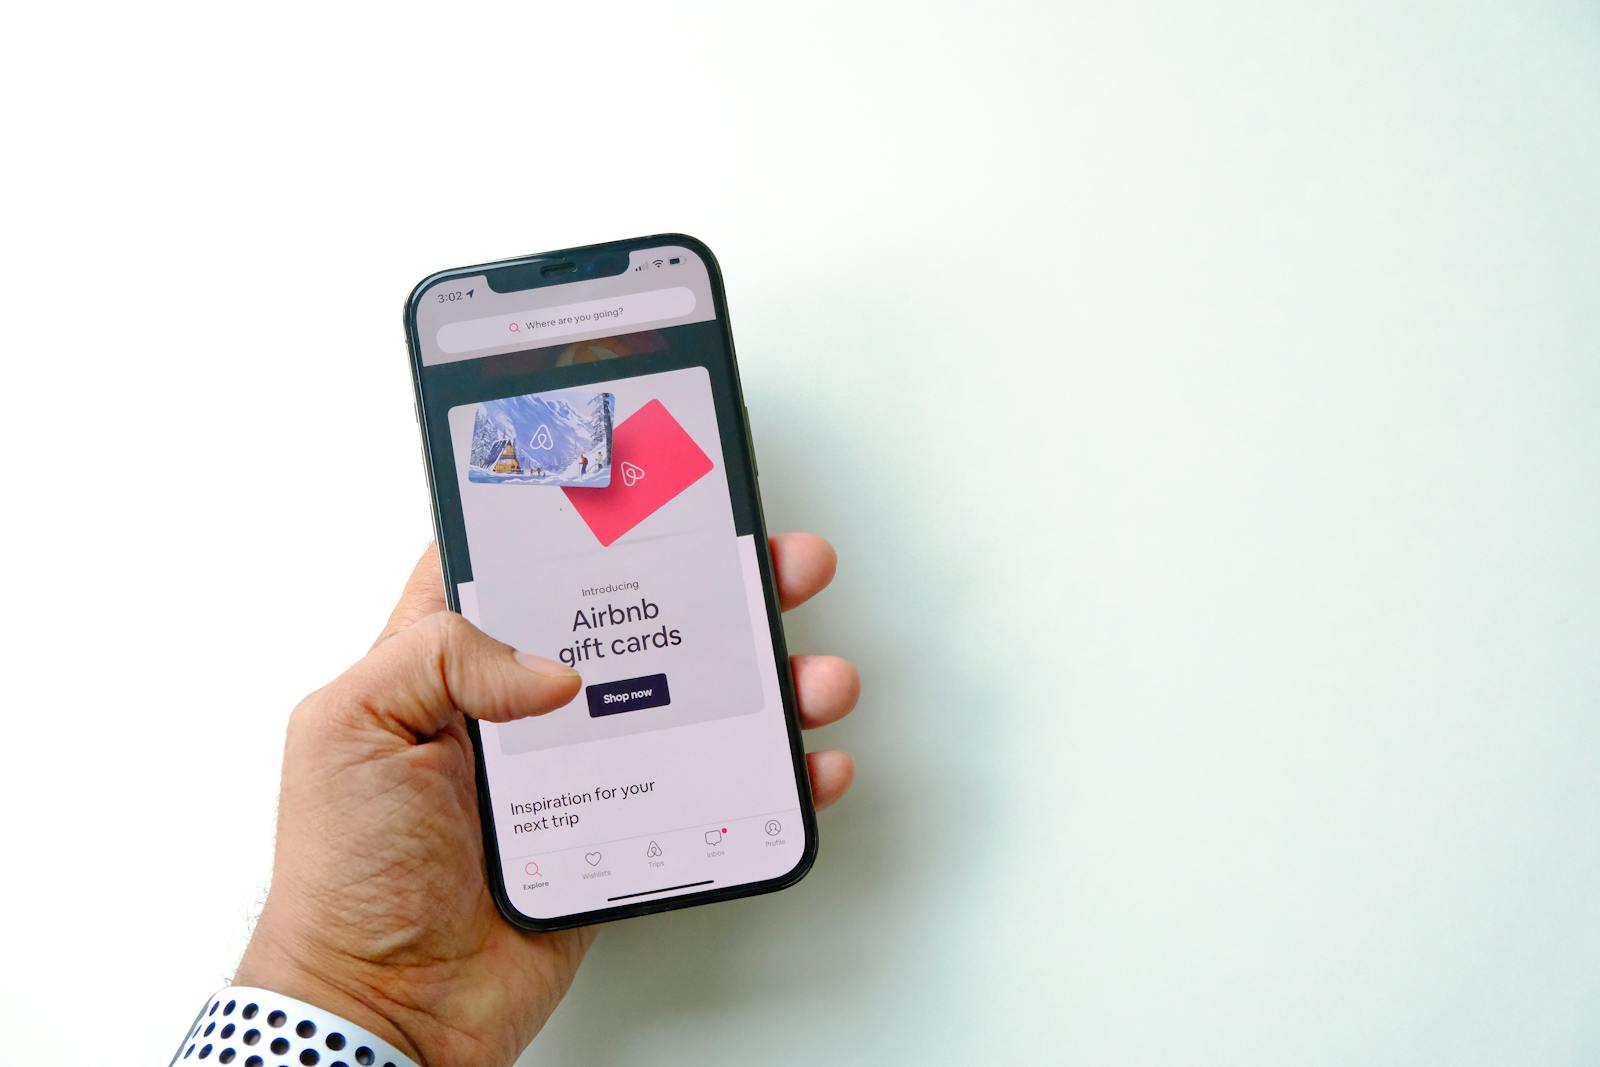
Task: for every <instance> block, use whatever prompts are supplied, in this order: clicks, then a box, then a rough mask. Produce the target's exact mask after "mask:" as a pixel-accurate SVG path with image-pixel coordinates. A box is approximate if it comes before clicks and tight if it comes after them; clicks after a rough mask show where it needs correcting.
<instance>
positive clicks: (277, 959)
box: [233, 929, 430, 1064]
mask: <svg viewBox="0 0 1600 1067" xmlns="http://www.w3.org/2000/svg"><path fill="white" fill-rule="evenodd" d="M362 970H363V968H360V967H357V966H354V965H347V964H337V963H334V962H332V961H327V960H317V959H316V958H314V955H313V954H312V953H310V952H308V951H296V950H291V949H289V948H288V947H287V946H284V945H282V944H280V943H278V942H277V941H276V940H274V939H272V938H271V937H264V936H262V933H261V931H260V930H259V929H258V930H257V933H256V935H255V936H254V937H252V938H251V939H250V944H249V947H247V948H246V949H245V953H244V958H243V959H242V960H240V961H239V968H238V970H237V972H236V973H235V974H234V978H233V984H234V985H237V986H252V987H255V988H259V989H269V990H271V991H272V992H274V993H279V994H281V995H283V996H286V997H293V998H294V999H295V1000H302V1001H305V1002H306V1003H307V1004H314V1005H316V1006H317V1007H319V1008H321V1009H322V1010H324V1011H326V1012H330V1013H332V1014H334V1015H337V1016H339V1017H341V1018H343V1019H346V1020H348V1021H349V1022H351V1023H353V1024H354V1025H356V1026H359V1027H361V1028H363V1029H364V1030H367V1031H368V1032H369V1033H371V1034H373V1035H374V1036H376V1037H379V1038H382V1039H383V1040H384V1041H387V1042H388V1043H389V1044H391V1045H393V1046H394V1047H395V1049H396V1050H397V1051H399V1052H401V1053H402V1054H404V1055H405V1056H407V1057H409V1058H410V1059H412V1060H415V1061H416V1062H417V1063H419V1064H428V1063H430V1061H429V1060H428V1059H427V1058H425V1057H424V1055H423V1053H422V1045H423V1043H424V1039H423V1037H422V1036H421V1035H423V1034H424V1033H425V1032H426V1030H427V1029H428V1026H429V1024H428V1022H427V1020H426V1019H424V1018H422V1017H421V1016H420V1014H419V1013H417V1012H415V1011H412V1010H409V1009H406V1008H404V1007H403V1006H401V1005H399V1004H396V1003H395V1002H393V1001H391V1000H390V999H389V998H388V996H387V995H386V994H385V992H384V991H383V990H382V989H380V988H378V987H377V986H376V985H375V984H374V983H373V982H372V981H371V979H370V977H369V976H367V975H364V974H362V973H361V971H362Z"/></svg>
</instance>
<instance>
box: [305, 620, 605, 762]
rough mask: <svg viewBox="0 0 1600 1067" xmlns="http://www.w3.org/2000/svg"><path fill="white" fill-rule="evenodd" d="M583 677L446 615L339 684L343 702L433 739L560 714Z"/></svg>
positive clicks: (410, 632) (375, 653)
mask: <svg viewBox="0 0 1600 1067" xmlns="http://www.w3.org/2000/svg"><path fill="white" fill-rule="evenodd" d="M582 685H583V679H582V678H580V677H579V676H578V672H577V671H575V670H573V669H572V668H570V667H564V666H562V665H561V664H560V663H556V662H554V661H552V660H547V659H544V658H542V657H539V656H533V655H529V654H527V653H522V652H518V651H516V650H515V649H513V648H512V647H511V646H510V645H507V644H504V643H502V642H500V641H496V640H495V639H494V638H492V637H490V636H489V635H488V634H486V633H484V632H483V631H482V630H480V629H478V628H477V627H476V626H474V625H472V624H471V623H470V622H468V621H467V620H465V619H463V618H462V617H461V616H460V615H457V614H456V613H455V612H452V611H439V612H435V613H434V614H432V615H429V616H426V617H425V618H423V619H421V620H420V621H418V622H416V623H415V624H413V625H411V626H409V627H407V628H406V629H404V630H401V631H400V632H399V633H397V634H394V635H393V636H392V637H390V638H389V639H388V640H386V641H383V642H382V643H381V644H379V645H378V646H377V647H376V648H374V649H373V650H372V651H371V652H369V653H367V656H366V658H365V659H363V660H361V662H359V663H357V664H356V665H355V666H354V667H351V668H350V669H349V670H348V671H346V672H345V674H344V675H343V676H342V677H341V678H340V679H339V680H338V681H337V682H336V683H334V688H335V689H336V690H337V691H338V692H339V695H340V696H341V697H342V698H343V700H342V701H341V703H346V704H347V706H353V707H356V708H359V709H360V710H361V711H363V712H365V713H366V714H368V715H370V716H373V717H374V718H376V719H377V720H378V721H379V722H380V723H382V724H383V725H384V726H386V727H388V728H390V729H392V730H395V731H396V732H403V733H407V734H410V735H412V736H413V737H416V738H427V737H431V736H432V735H434V734H436V733H438V732H439V731H440V730H443V729H444V728H445V727H446V726H448V725H450V723H451V722H453V721H454V720H455V718H456V716H457V715H462V714H465V715H470V716H472V717H473V718H475V719H484V720H487V721H489V722H507V721H509V720H511V719H520V718H523V717H525V716H528V715H543V714H544V713H545V712H548V711H554V710H555V709H556V708H559V707H561V706H562V705H564V704H566V703H567V702H569V701H570V700H572V698H573V697H575V696H577V695H578V689H579V688H580V687H581V686H582Z"/></svg>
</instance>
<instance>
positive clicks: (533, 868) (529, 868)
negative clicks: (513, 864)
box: [522, 860, 544, 878]
mask: <svg viewBox="0 0 1600 1067" xmlns="http://www.w3.org/2000/svg"><path fill="white" fill-rule="evenodd" d="M522 873H523V874H526V875H528V876H529V877H530V878H543V877H544V875H542V874H540V873H539V864H538V863H537V862H536V861H534V860H529V861H528V862H527V863H524V864H523V865H522Z"/></svg>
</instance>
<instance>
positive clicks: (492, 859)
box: [405, 233, 818, 931]
mask: <svg viewBox="0 0 1600 1067" xmlns="http://www.w3.org/2000/svg"><path fill="white" fill-rule="evenodd" d="M667 244H675V245H681V246H683V247H685V248H688V249H690V250H692V251H693V252H694V253H695V254H696V255H698V256H699V257H700V258H701V260H702V261H703V262H704V263H705V267H706V273H707V276H708V278H709V280H710V283H711V295H712V302H713V305H714V307H715V310H716V321H717V323H718V325H719V326H720V327H721V332H722V341H723V345H724V347H725V348H726V350H727V355H728V369H729V371H730V374H729V379H730V381H731V382H732V387H733V393H734V396H733V400H734V405H735V410H736V412H737V414H738V419H739V426H738V427H737V429H738V431H739V432H738V435H737V436H738V442H739V447H740V448H742V449H743V450H744V456H743V458H744V461H745V472H746V475H745V477H746V481H747V482H748V484H747V485H746V486H745V487H744V489H745V491H746V492H748V493H749V494H750V500H751V502H752V503H753V504H754V507H753V508H752V509H751V511H752V514H753V516H754V522H755V530H754V536H755V537H756V538H757V540H758V541H759V548H760V551H758V552H757V553H756V560H757V563H758V565H759V568H760V571H761V585H762V593H763V596H764V597H765V599H766V605H767V625H768V629H769V631H770V632H771V635H772V647H773V657H774V663H775V664H776V667H777V672H778V693H779V696H780V698H781V700H782V703H783V715H784V720H785V725H786V728H787V732H788V737H789V754H790V757H791V760H792V763H793V766H794V774H795V788H796V792H797V795H798V797H799V802H800V814H801V823H802V827H803V829H804V832H805V841H804V843H803V847H802V849H801V855H800V859H799V861H798V862H797V863H796V864H795V866H794V867H793V868H792V869H791V870H789V871H788V872H787V873H785V874H782V875H779V876H778V877H776V878H769V879H765V880H762V881H758V882H746V883H743V884H740V885H736V886H726V887H718V888H713V889H710V890H703V891H701V892H697V893H686V894H683V895H681V896H672V897H665V898H662V899H658V900H651V901H641V902H639V903H634V904H622V905H618V906H617V907H614V908H602V909H597V910H594V911H587V912H579V913H576V914H573V915H569V916H562V917H559V918H555V919H540V918H535V917H534V916H530V915H526V914H524V913H523V912H521V911H520V910H518V909H517V907H516V905H515V904H513V903H512V902H511V899H510V894H509V893H508V892H507V890H506V885H505V872H504V870H503V869H502V867H503V865H502V864H501V862H500V846H499V841H498V839H497V838H496V835H495V831H494V817H493V812H492V809H491V807H490V802H489V787H488V771H487V768H486V765H485V762H484V755H483V739H482V735H481V731H480V730H479V728H478V723H477V721H476V720H474V719H472V718H471V717H468V719H467V733H468V735H469V736H470V737H471V738H472V752H473V761H474V764H475V767H476V776H475V782H476V786H477V794H478V823H479V826H480V828H481V830H482V834H483V848H484V858H485V871H484V876H485V878H486V879H487V881H488V885H489V887H490V891H491V893H492V895H493V896H494V900H495V904H496V905H497V906H498V907H499V909H500V913H501V914H502V915H504V916H505V917H506V919H507V920H508V921H509V922H511V923H512V924H513V925H515V926H518V927H521V928H522V929H525V930H536V931H552V930H566V929H571V928H572V927H577V926H589V925H592V924H595V923H602V922H612V921H615V920H617V919H629V918H633V917H634V916H638V915H652V914H655V913H657V912H663V911H674V910H677V909H679V908H691V907H698V906H700V905H702V904H713V903H716V902H717V901H722V900H737V899H739V898H742V897H751V896H759V895H761V894H763V893H773V892H777V891H778V890H780V889H787V888H788V887H789V886H792V885H794V884H795V883H797V882H799V881H800V879H802V878H804V877H805V876H806V874H807V873H808V872H809V871H810V870H811V867H812V865H813V864H814V863H815V862H816V857H817V843H818V842H817V818H816V808H815V805H814V804H813V802H812V798H811V778H810V775H809V773H808V772H807V770H806V755H805V745H804V743H803V741H802V739H801V735H800V717H799V711H798V707H797V704H796V701H795V695H794V682H793V679H792V677H791V676H790V671H789V669H788V665H789V651H788V645H787V643H786V642H785V640H784V634H783V618H782V612H781V609H780V607H779V605H778V590H777V584H776V582H775V581H774V579H773V572H772V553H771V549H770V547H769V543H768V540H767V520H766V515H765V514H764V512H763V510H762V505H761V487H760V481H759V477H758V475H757V473H756V465H755V449H754V447H753V445H752V444H751V440H750V423H749V412H748V411H747V409H746V408H745V403H744V386H743V384H742V383H741V381H740V378H739V360H738V355H737V353H736V351H735V349H734V344H733V328H732V323H731V322H730V320H729V317H728V305H727V298H726V295H725V293H724V291H723V285H722V269H721V267H720V266H719V264H718V263H717V259H716V256H715V255H713V254H712V251H711V249H710V247H709V246H707V245H706V243H705V242H703V241H701V240H699V239H698V238H694V237H690V236H689V235H687V234H682V233H664V234H654V235H650V236H646V237H633V238H628V239H626V240H621V241H606V242H603V243H600V244H593V245H583V246H581V247H577V248H566V249H558V250H556V251H552V252H540V253H537V254H535V255H530V256H518V257H516V258H513V259H503V260H496V261H493V262H489V263H479V264H475V265H473V266H467V267H454V268H451V269H449V270H443V271H438V272H435V273H433V274H430V275H428V276H427V277H426V278H424V279H422V281H420V282H418V283H417V285H416V287H415V288H413V289H412V291H411V295H410V296H409V297H407V299H406V306H405V330H406V347H407V349H408V351H409V352H410V355H411V385H412V390H413V393H414V395H415V397H416V414H417V425H418V429H419V431H420V432H421V434H422V451H423V467H424V469H425V471H426V474H427V478H428V498H429V503H430V506H431V508H432V512H433V524H434V536H435V538H437V539H438V543H439V545H440V551H439V563H440V567H441V568H442V569H443V572H444V589H445V602H446V604H447V605H448V606H449V608H450V610H451V611H456V612H459V611H460V610H461V606H460V603H459V601H458V597H457V595H456V583H455V581H454V580H453V578H452V576H451V573H450V560H449V559H448V558H447V554H446V552H445V551H444V544H445V540H444V527H443V520H442V516H441V511H440V501H439V493H438V488H437V484H438V483H437V477H436V472H435V470H434V467H433V455H434V449H433V442H432V441H431V440H430V439H429V433H428V419H427V416H426V411H427V409H426V407H425V401H424V398H423V393H422V369H423V368H422V349H421V345H420V344H419V343H418V337H417V309H418V306H419V303H420V301H421V299H422V297H423V295H424V294H426V293H427V292H428V291H429V290H430V289H432V288H433V287H434V286H436V285H438V284H439V283H440V282H443V281H449V280H452V279H455V278H462V277H469V276H474V275H480V274H482V275H485V276H487V275H488V274H489V272H492V271H495V272H501V274H502V276H504V275H505V274H510V273H515V271H516V270H518V269H521V268H532V267H537V266H539V265H542V264H545V263H549V262H562V261H565V260H569V259H575V260H579V261H589V262H600V261H601V260H602V258H603V257H608V256H610V257H614V256H616V255H617V254H619V253H620V254H621V255H622V256H623V259H624V261H626V259H627V257H628V254H629V253H631V252H634V251H637V250H640V249H645V248H654V247H658V246H661V245H667ZM530 273H531V274H532V275H533V276H534V277H538V276H539V275H538V273H537V272H536V271H532V272H530ZM599 276H604V275H599ZM593 277H596V275H593V274H589V275H586V276H585V277H569V278H566V279H565V280H563V281H555V282H547V281H543V280H540V281H538V282H536V283H535V284H534V285H528V286H516V287H514V288H513V289H511V290H499V289H497V290H496V291H517V292H520V291H526V290H531V289H535V288H554V287H556V286H559V285H566V284H571V283H573V282H577V281H583V280H588V279H590V278H593ZM444 476H446V477H454V476H455V475H454V471H453V470H452V471H447V472H444ZM730 481H731V479H730ZM730 488H732V487H731V486H730Z"/></svg>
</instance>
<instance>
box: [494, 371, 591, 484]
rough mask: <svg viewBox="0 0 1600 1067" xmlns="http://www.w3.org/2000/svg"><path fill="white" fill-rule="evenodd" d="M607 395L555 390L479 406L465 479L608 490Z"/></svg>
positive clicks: (585, 390)
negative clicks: (606, 488)
mask: <svg viewBox="0 0 1600 1067" xmlns="http://www.w3.org/2000/svg"><path fill="white" fill-rule="evenodd" d="M616 403H617V402H616V397H615V396H613V395H612V394H611V393H596V392H591V391H590V390H587V389H557V390H553V391H551V392H548V393H528V394H526V395H524V396H510V397H506V398H504V399H502V400H485V401H484V402H483V403H481V404H479V405H478V413H477V416H476V417H475V418H474V420H473V424H472V454H471V457H470V458H469V459H468V461H467V477H468V479H469V480H471V481H474V482H489V483H500V484H511V485H563V486H579V487H587V488H591V489H603V488H605V487H606V486H608V485H610V484H611V429H612V428H611V419H612V413H613V412H614V411H615V409H616Z"/></svg>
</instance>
